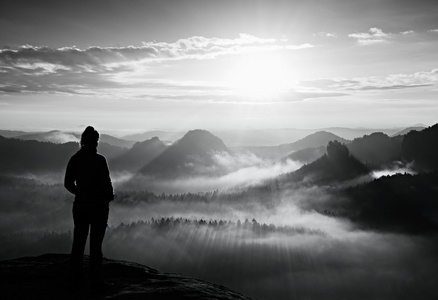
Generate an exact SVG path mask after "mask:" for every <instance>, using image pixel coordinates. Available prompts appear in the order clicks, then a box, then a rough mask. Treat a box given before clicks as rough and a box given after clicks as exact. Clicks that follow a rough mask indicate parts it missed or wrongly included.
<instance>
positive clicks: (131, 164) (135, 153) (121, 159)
mask: <svg viewBox="0 0 438 300" xmlns="http://www.w3.org/2000/svg"><path fill="white" fill-rule="evenodd" d="M166 148H167V146H166V145H165V144H164V143H163V142H162V141H160V139H159V138H158V137H153V138H152V139H150V140H147V141H144V142H137V143H135V144H134V146H132V148H131V149H129V150H128V151H126V152H125V153H123V154H122V155H120V156H117V157H114V158H113V159H112V160H111V161H110V162H109V164H110V166H111V170H126V171H130V172H135V171H138V170H139V169H141V168H142V167H144V166H145V165H147V164H148V163H150V162H151V161H152V160H154V159H155V158H157V157H158V156H159V155H160V154H161V153H162V152H163V151H164V150H166Z"/></svg>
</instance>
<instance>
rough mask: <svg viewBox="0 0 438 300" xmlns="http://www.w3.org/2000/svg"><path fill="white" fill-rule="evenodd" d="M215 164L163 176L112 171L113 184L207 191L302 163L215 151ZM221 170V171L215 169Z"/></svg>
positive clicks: (258, 179) (245, 183) (250, 181)
mask: <svg viewBox="0 0 438 300" xmlns="http://www.w3.org/2000/svg"><path fill="white" fill-rule="evenodd" d="M212 158H213V161H214V165H213V166H209V167H204V166H198V167H197V169H199V172H196V173H199V174H211V175H205V176H200V175H197V176H196V175H192V176H190V175H187V176H180V177H178V178H172V179H165V178H154V177H152V176H143V175H140V174H130V173H127V172H118V173H114V174H113V175H112V176H113V181H114V183H115V185H116V187H120V188H122V189H130V190H149V191H153V192H156V193H162V192H164V193H189V192H208V191H213V190H233V191H235V190H238V189H239V190H243V189H245V188H247V187H249V186H254V185H258V184H260V183H262V182H264V181H265V180H267V179H271V178H274V177H276V176H278V175H281V174H285V173H288V172H293V171H296V170H297V169H299V168H300V167H301V166H302V164H301V163H299V162H296V161H292V160H286V161H273V160H269V159H262V158H260V157H258V156H256V155H255V154H253V153H249V152H248V153H235V154H229V153H216V154H214V155H213V157H212ZM218 171H220V172H218Z"/></svg>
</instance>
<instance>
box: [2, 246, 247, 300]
mask: <svg viewBox="0 0 438 300" xmlns="http://www.w3.org/2000/svg"><path fill="white" fill-rule="evenodd" d="M69 261H70V256H69V255H67V254H44V255H41V256H37V257H24V258H18V259H13V260H7V261H0V295H1V299H4V300H6V299H26V300H29V299H251V298H249V297H245V296H243V295H240V294H238V293H236V292H233V291H231V290H229V289H228V288H226V287H223V286H220V285H217V284H212V283H209V282H205V281H202V280H198V279H193V278H188V277H185V276H182V275H178V274H170V273H161V272H159V271H157V270H154V269H152V268H149V267H147V266H144V265H140V264H136V263H132V262H126V261H118V260H111V259H105V260H104V264H103V272H104V276H105V281H106V282H107V283H109V284H110V286H108V287H106V288H105V289H104V290H102V291H99V292H95V291H91V290H90V285H89V281H88V277H87V272H86V271H87V270H88V257H85V265H84V267H85V268H84V271H85V272H84V273H85V274H84V281H83V283H82V284H81V285H73V284H72V283H71V282H70V281H69V278H68V272H69Z"/></svg>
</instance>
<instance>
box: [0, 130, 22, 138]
mask: <svg viewBox="0 0 438 300" xmlns="http://www.w3.org/2000/svg"><path fill="white" fill-rule="evenodd" d="M23 134H27V132H25V131H18V130H1V129H0V135H1V136H3V137H5V138H12V137H16V136H19V135H23Z"/></svg>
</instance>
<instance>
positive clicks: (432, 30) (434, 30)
mask: <svg viewBox="0 0 438 300" xmlns="http://www.w3.org/2000/svg"><path fill="white" fill-rule="evenodd" d="M427 32H438V29H431V30H428V31H427Z"/></svg>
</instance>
